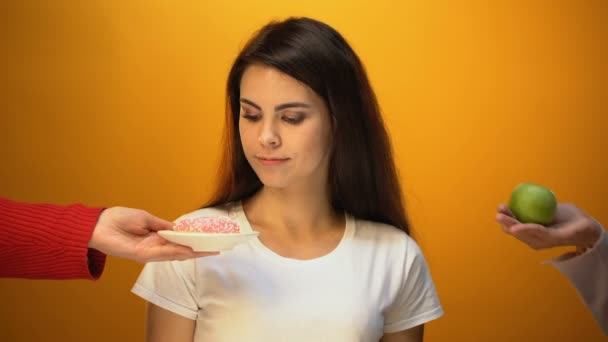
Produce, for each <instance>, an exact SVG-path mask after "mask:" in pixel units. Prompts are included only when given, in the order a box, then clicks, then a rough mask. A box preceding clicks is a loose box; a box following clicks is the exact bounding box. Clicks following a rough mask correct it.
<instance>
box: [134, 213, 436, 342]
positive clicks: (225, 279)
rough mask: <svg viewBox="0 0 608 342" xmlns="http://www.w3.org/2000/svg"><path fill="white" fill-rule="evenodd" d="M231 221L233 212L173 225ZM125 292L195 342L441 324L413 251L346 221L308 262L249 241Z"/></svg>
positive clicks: (369, 226)
mask: <svg viewBox="0 0 608 342" xmlns="http://www.w3.org/2000/svg"><path fill="white" fill-rule="evenodd" d="M197 216H230V217H232V218H233V219H234V220H236V221H237V223H238V224H239V226H240V228H241V231H242V232H246V231H251V230H252V228H251V226H250V224H249V222H248V221H247V218H246V216H245V214H244V212H243V209H242V206H241V204H240V203H235V204H233V205H226V206H223V207H217V208H207V209H200V210H197V211H194V212H192V213H190V214H187V215H184V216H182V217H180V218H179V219H178V220H177V221H179V220H181V219H184V218H191V217H197ZM132 291H133V292H134V293H135V294H137V295H139V296H141V297H143V298H144V299H146V300H147V301H149V302H151V303H153V304H156V305H158V306H160V307H162V308H164V309H166V310H169V311H172V312H174V313H176V314H178V315H182V316H184V317H187V318H189V319H192V320H196V332H195V339H194V340H195V341H214V342H222V341H334V342H338V341H348V342H351V341H378V340H379V339H380V338H381V337H382V335H383V334H384V333H390V332H397V331H402V330H405V329H409V328H412V327H415V326H417V325H420V324H423V323H425V322H428V321H431V320H433V319H436V318H438V317H440V316H442V315H443V309H442V307H441V304H440V303H439V299H438V297H437V293H436V290H435V286H434V284H433V281H432V279H431V275H430V273H429V270H428V267H427V264H426V261H425V260H424V257H423V255H422V253H421V251H420V249H419V247H418V245H417V244H416V243H415V242H414V240H412V239H411V238H410V237H409V236H408V235H407V234H405V233H404V232H403V231H400V230H398V229H396V228H394V227H392V226H389V225H386V224H380V223H375V222H369V221H363V220H357V219H354V218H353V217H352V216H350V215H346V229H345V232H344V236H343V237H342V240H341V241H340V243H339V244H338V246H337V247H336V248H335V249H334V250H333V251H331V252H330V253H328V254H326V255H324V256H321V257H319V258H316V259H311V260H297V259H290V258H285V257H282V256H280V255H278V254H276V253H274V252H273V251H272V250H270V249H269V248H267V247H266V246H264V244H262V242H261V241H260V240H259V239H257V238H254V239H252V240H249V241H248V242H246V243H243V244H241V245H238V246H237V247H235V248H234V249H232V250H230V251H226V252H222V253H221V254H220V255H217V256H211V257H203V258H198V259H194V260H186V261H170V262H153V263H148V264H146V266H145V267H144V269H143V271H142V273H141V275H140V276H139V279H138V280H137V282H136V284H135V285H134V287H133V289H132Z"/></svg>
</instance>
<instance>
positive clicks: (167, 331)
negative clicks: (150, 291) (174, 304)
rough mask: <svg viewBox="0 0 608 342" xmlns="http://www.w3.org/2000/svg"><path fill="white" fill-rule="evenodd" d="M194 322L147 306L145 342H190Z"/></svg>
mask: <svg viewBox="0 0 608 342" xmlns="http://www.w3.org/2000/svg"><path fill="white" fill-rule="evenodd" d="M195 325H196V321H194V320H191V319H188V318H186V317H183V316H180V315H178V314H175V313H173V312H171V311H168V310H165V309H163V308H161V307H159V306H156V305H154V304H148V322H147V326H146V342H164V341H172V342H181V341H183V342H192V341H193V340H194V328H195Z"/></svg>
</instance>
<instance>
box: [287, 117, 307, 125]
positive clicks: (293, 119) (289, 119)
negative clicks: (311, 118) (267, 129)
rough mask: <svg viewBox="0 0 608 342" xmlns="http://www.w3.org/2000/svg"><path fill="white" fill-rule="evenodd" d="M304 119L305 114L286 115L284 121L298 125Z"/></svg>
mask: <svg viewBox="0 0 608 342" xmlns="http://www.w3.org/2000/svg"><path fill="white" fill-rule="evenodd" d="M303 120H304V115H285V116H283V121H285V122H287V123H288V124H292V125H297V124H299V123H300V122H302V121H303Z"/></svg>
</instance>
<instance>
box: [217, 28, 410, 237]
mask: <svg viewBox="0 0 608 342" xmlns="http://www.w3.org/2000/svg"><path fill="white" fill-rule="evenodd" d="M253 63H261V64H264V65H268V66H271V67H274V68H276V69H278V70H280V71H281V72H283V73H285V74H287V75H289V76H291V77H293V78H295V79H297V80H299V81H300V82H302V83H304V84H306V85H307V86H308V87H310V88H311V89H312V90H314V91H315V92H316V93H317V95H319V96H320V97H321V98H323V100H324V101H325V103H326V105H327V108H328V110H329V112H330V114H331V116H332V118H333V120H332V121H333V123H332V124H333V125H334V129H333V131H334V135H333V144H332V147H333V149H332V151H331V157H330V158H331V159H330V163H329V184H330V189H331V204H332V206H333V208H334V209H335V210H336V211H339V212H340V211H343V210H344V211H346V212H348V213H350V214H352V215H353V216H355V217H357V218H360V219H365V220H371V221H376V222H382V223H387V224H390V225H393V226H395V227H397V228H399V229H401V230H403V231H405V232H406V233H408V234H409V224H408V221H407V217H406V214H405V208H404V203H403V199H402V194H401V187H400V185H399V180H398V178H397V172H396V169H395V164H394V161H393V156H392V148H391V144H390V140H389V137H388V133H387V132H386V129H385V127H384V123H383V121H382V116H381V114H380V109H379V107H378V102H377V100H376V96H375V94H374V91H373V90H372V88H371V86H370V83H369V80H368V78H367V75H366V73H365V69H364V67H363V65H362V63H361V61H360V60H359V57H357V55H356V54H355V52H354V51H353V50H352V48H351V47H350V46H349V45H348V43H347V42H346V40H345V39H344V38H343V37H342V36H341V35H340V33H338V32H337V31H336V30H334V29H333V28H331V27H330V26H328V25H326V24H324V23H322V22H319V21H317V20H314V19H310V18H289V19H287V20H285V21H281V22H271V23H269V24H267V25H266V26H264V27H262V29H261V30H260V31H258V32H257V33H256V34H255V35H254V36H253V37H252V38H251V39H250V40H249V41H248V42H247V44H246V45H245V47H244V48H243V50H242V51H241V53H240V54H239V55H238V57H237V58H236V61H235V62H234V64H233V65H232V68H231V70H230V74H229V75H228V83H227V89H226V91H227V99H226V122H225V132H224V141H223V157H222V158H223V159H222V162H221V164H220V170H219V179H218V181H219V182H218V185H217V189H216V191H215V194H214V195H213V197H212V198H211V200H210V202H209V203H207V204H206V206H216V205H220V204H225V203H228V202H233V201H238V200H244V199H247V198H249V197H251V196H252V195H253V194H255V193H256V192H257V191H258V190H259V189H260V188H261V187H262V182H261V181H260V179H259V178H258V177H257V175H256V174H255V172H254V171H253V169H252V168H251V166H250V165H249V163H248V162H247V160H246V159H245V154H244V152H243V147H242V144H241V139H240V137H239V134H238V132H239V127H238V124H239V113H240V82H241V78H242V76H243V72H244V71H245V69H246V68H247V66H249V65H251V64H253Z"/></svg>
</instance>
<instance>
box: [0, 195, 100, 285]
mask: <svg viewBox="0 0 608 342" xmlns="http://www.w3.org/2000/svg"><path fill="white" fill-rule="evenodd" d="M102 211H103V208H89V207H85V206H83V205H80V204H73V205H69V206H59V205H53V204H29V203H20V202H15V201H11V200H7V199H3V198H0V277H10V278H31V279H92V280H94V279H98V278H99V277H100V276H101V274H102V272H103V268H104V266H105V260H106V256H105V254H103V253H101V252H99V251H97V250H94V249H89V248H88V244H89V240H90V238H91V235H92V233H93V229H94V227H95V224H96V223H97V219H98V218H99V215H100V214H101V212H102Z"/></svg>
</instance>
